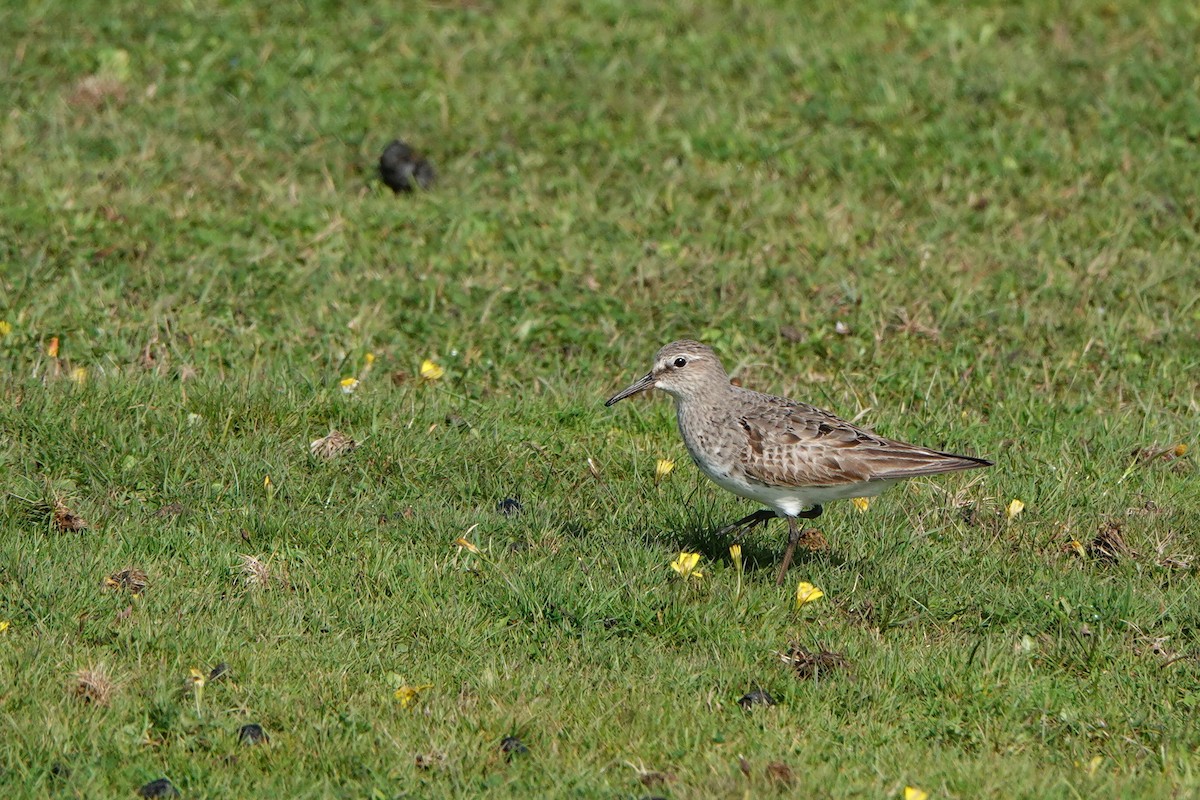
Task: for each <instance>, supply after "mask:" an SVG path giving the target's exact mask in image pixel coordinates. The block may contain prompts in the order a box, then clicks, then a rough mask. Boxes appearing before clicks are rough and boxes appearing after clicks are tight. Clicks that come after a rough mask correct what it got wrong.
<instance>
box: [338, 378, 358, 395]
mask: <svg viewBox="0 0 1200 800" xmlns="http://www.w3.org/2000/svg"><path fill="white" fill-rule="evenodd" d="M358 384H359V380H358V378H342V382H341V387H342V394H354V390H355V389H357V388H358Z"/></svg>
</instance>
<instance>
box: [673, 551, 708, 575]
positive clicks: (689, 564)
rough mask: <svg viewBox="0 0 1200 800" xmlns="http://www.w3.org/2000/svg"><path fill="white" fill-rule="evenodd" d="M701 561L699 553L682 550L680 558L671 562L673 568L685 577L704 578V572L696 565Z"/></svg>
mask: <svg viewBox="0 0 1200 800" xmlns="http://www.w3.org/2000/svg"><path fill="white" fill-rule="evenodd" d="M699 563H700V554H699V553H688V552H681V553H680V554H679V558H677V559H675V560H674V561H672V562H671V569H673V570H675V571H676V572H678V573H679V574H680V576H681V577H684V578H703V577H704V573H703V572H701V571H700V570H698V569H696V565H697V564H699Z"/></svg>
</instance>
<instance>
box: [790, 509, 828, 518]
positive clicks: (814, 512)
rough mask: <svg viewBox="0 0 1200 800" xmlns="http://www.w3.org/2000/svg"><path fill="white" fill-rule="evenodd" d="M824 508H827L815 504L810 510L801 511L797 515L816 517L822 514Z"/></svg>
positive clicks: (800, 516)
mask: <svg viewBox="0 0 1200 800" xmlns="http://www.w3.org/2000/svg"><path fill="white" fill-rule="evenodd" d="M824 510H825V509H823V508H821V507H820V506H813V507H812V508H810V509H809V510H808V511H801V512H800V513H799V514H797V515H796V516H797V517H799V518H800V519H816V518H817V517H819V516H821V512H822V511H824Z"/></svg>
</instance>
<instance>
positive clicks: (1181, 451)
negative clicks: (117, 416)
mask: <svg viewBox="0 0 1200 800" xmlns="http://www.w3.org/2000/svg"><path fill="white" fill-rule="evenodd" d="M3 332H4V331H3V329H0V334H2V333H3ZM1187 450H1188V448H1187V445H1186V444H1183V443H1182V442H1180V443H1179V444H1177V445H1175V449H1174V450H1172V451H1171V452H1173V453H1174V454H1175V457H1176V458H1183V457H1184V456H1185V455H1187Z"/></svg>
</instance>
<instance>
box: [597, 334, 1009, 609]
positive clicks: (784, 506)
mask: <svg viewBox="0 0 1200 800" xmlns="http://www.w3.org/2000/svg"><path fill="white" fill-rule="evenodd" d="M649 389H658V390H660V391H663V392H666V393H667V394H669V395H671V396H672V397H673V398H674V399H675V413H676V418H677V420H678V422H679V433H680V435H681V436H682V437H683V443H684V445H685V446H686V447H687V450H688V453H689V454H690V455H691V457H692V460H693V461H695V462H696V466H697V467H699V468H700V471H701V472H703V473H704V474H705V475H706V476H707V477H708V478H709V479H710V480H712V481H713V482H714V483H716V484H717V485H718V486H720V487H721V488H723V489H726V490H728V491H730V492H733V493H734V494H736V495H738V496H740V497H744V498H748V499H750V500H757V501H758V502H760V503H762V504H764V505H766V506H767V508H764V509H761V510H759V511H755V512H753V513H751V514H748V515H746V516H745V517H743V518H741V519H739V520H737V521H736V522H734V523H732V524H731V525H727V526H725V527H724V528H722V529H721V530H720V531H719V533H722V534H725V533H731V532H735V531H736V532H739V533H745V532H746V531H748V530H750V529H752V528H754V527H755V526H756V525H760V524H765V523H766V522H768V521H770V520H772V519H776V518H778V517H783V518H785V519H787V521H788V544H787V549H786V550H785V552H784V555H783V561H782V563H781V564H780V566H779V572H778V574H777V576H776V580H775V582H776V583H777V584H779V585H782V584H783V581H784V576H785V574H786V573H787V570H788V567H789V566H790V565H791V562H792V556H793V554H794V553H795V550H796V543H797V542H799V541H800V539H801V535H802V534H801V531H800V527H799V525H798V524H797V520H798V519H816V518H817V517H819V516H820V515H821V512H822V511H823V510H824V506H825V504H826V503H829V502H831V501H834V500H843V499H848V498H857V497H873V496H875V495H877V494H879V493H880V492H882V491H884V490H885V489H887V488H889V487H890V486H893V485H894V484H896V483H898V482H900V481H902V480H905V479H907V478H915V477H918V476H922V475H939V474H941V473H943V472H958V471H960V470H967V469H979V468H982V467H990V466H992V463H993V462H991V461H988V460H986V459H982V458H976V457H974V456H966V455H956V454H954V453H945V452H942V451H940V450H932V449H930V448H927V447H919V446H917V445H914V444H908V443H906V442H901V441H898V440H896V439H888V438H886V437H883V436H880V435H879V434H876V433H873V432H871V431H868V430H866V429H864V428H860V427H858V426H857V425H854V424H853V423H850V422H847V421H846V420H844V419H841V418H839V417H838V416H837V415H835V414H833V413H832V412H830V411H826V410H824V409H821V408H817V407H816V406H813V405H809V404H808V403H802V402H798V401H796V400H789V399H788V398H786V397H776V396H773V395H768V394H762V393H760V392H755V391H752V390H750V389H745V388H742V387H741V386H735V385H733V384H732V383H731V382H730V380H729V375H728V373H726V371H725V368H724V367H723V366H722V365H721V361H720V359H719V358H718V357H717V354H716V352H714V351H713V349H712V348H711V347H709V346H708V345H706V344H703V343H701V342H697V341H693V340H691V339H682V340H680V341H676V342H671V343H670V344H668V345H666V346H664V347H663V348H662V349H660V350H659V351H658V353H657V354H656V355H655V356H654V368H653V369H651V370H650V371H649V372H647V373H646V374H645V375H643V376H642V377H640V378H638V379H637V380H636V381H634V382H633V383H631V384H630V385H629V386H627V387H625V388H624V389H622V390H621V391H619V392H617V393H616V394H614V395H613V396H612V397H610V398H608V400H607V401H606V402H605V403H604V405H605V406H606V407H611V406H612V405H614V404H615V403H618V402H620V401H621V400H624V399H626V398H628V397H632V396H633V395H636V394H639V393H640V392H644V391H647V390H649Z"/></svg>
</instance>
